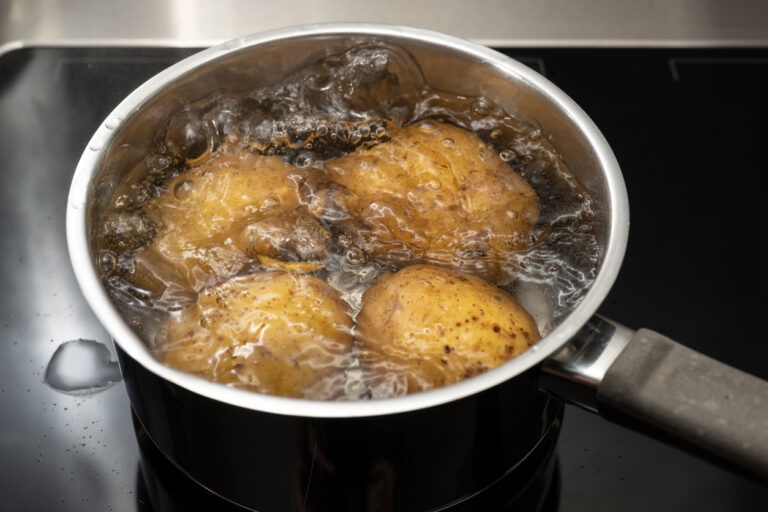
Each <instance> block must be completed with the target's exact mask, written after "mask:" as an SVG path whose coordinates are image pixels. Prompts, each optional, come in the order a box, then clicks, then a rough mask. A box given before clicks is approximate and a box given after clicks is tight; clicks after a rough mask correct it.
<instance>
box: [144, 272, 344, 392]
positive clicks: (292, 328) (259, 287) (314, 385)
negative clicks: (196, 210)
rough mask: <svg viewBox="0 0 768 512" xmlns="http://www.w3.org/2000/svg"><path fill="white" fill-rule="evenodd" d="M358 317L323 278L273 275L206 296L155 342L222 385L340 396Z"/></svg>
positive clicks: (166, 359) (238, 281) (167, 355)
mask: <svg viewBox="0 0 768 512" xmlns="http://www.w3.org/2000/svg"><path fill="white" fill-rule="evenodd" d="M351 330H352V319H351V317H350V315H349V311H348V307H347V305H346V303H344V302H343V301H342V300H341V299H340V298H339V295H338V292H336V290H334V289H333V288H331V287H330V286H329V285H328V284H326V283H325V282H324V281H321V280H319V279H317V278H315V277H311V276H307V275H297V274H292V273H288V272H281V271H270V272H262V273H256V274H250V275H245V276H240V277H235V278H232V279H231V280H229V281H227V282H226V283H224V284H221V285H218V286H215V287H212V288H208V289H206V290H203V291H202V292H200V294H199V297H198V300H197V302H196V303H195V304H193V305H192V306H190V307H188V308H186V309H184V310H183V311H182V312H181V313H180V314H177V315H176V316H172V317H170V318H169V319H168V320H167V321H166V323H165V324H164V326H163V327H162V329H161V330H160V331H159V333H158V335H157V336H156V338H155V342H156V350H155V355H156V357H157V358H158V360H160V361H161V362H163V363H165V364H168V365H170V366H172V367H174V368H177V369H179V370H183V371H185V372H189V373H192V374H195V375H199V376H201V377H205V378H207V379H209V380H212V381H215V382H222V383H226V384H233V385H236V386H239V387H243V388H247V389H251V390H254V391H259V392H262V393H268V394H273V395H280V396H290V397H302V398H313V399H332V398H337V397H338V396H340V395H341V394H342V393H343V388H344V371H343V369H344V368H345V367H347V366H348V365H349V364H350V361H349V359H350V357H351V356H350V349H351V347H352V334H351Z"/></svg>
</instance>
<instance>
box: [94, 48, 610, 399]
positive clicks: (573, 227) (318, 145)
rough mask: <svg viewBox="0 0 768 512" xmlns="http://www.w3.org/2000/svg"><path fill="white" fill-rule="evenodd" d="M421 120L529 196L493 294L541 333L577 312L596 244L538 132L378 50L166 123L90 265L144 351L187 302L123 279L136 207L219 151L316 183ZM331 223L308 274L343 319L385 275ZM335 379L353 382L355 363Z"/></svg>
mask: <svg viewBox="0 0 768 512" xmlns="http://www.w3.org/2000/svg"><path fill="white" fill-rule="evenodd" d="M423 119H435V120H438V121H442V122H448V123H451V124H454V125H458V126H460V127H463V128H466V129H468V130H471V131H473V132H474V133H475V134H477V135H478V136H479V137H480V138H481V139H482V140H483V141H485V142H486V143H487V144H488V145H490V146H491V147H493V148H494V150H495V151H497V152H498V155H499V157H500V158H501V159H502V160H503V161H505V162H507V163H508V164H509V166H510V169H511V170H514V171H516V172H517V173H519V174H520V175H521V176H522V177H524V178H525V179H526V180H527V181H528V183H529V184H530V185H531V186H532V187H533V188H534V190H535V191H536V193H537V195H538V197H539V200H540V202H541V215H540V218H539V220H538V223H537V226H536V228H535V230H534V234H533V238H534V240H533V245H532V247H531V249H529V250H527V251H524V252H521V253H519V254H516V255H514V256H513V257H514V258H515V259H516V262H515V265H516V266H517V267H519V269H520V274H519V276H518V277H517V279H515V280H514V281H513V282H511V283H507V284H505V285H504V286H503V289H505V290H506V291H507V292H508V293H510V294H511V295H512V296H514V297H515V298H516V299H517V300H518V301H519V302H520V303H521V304H522V305H523V306H524V307H525V308H526V309H527V310H528V311H529V312H530V313H531V314H532V315H533V316H534V318H535V319H536V321H537V324H538V326H539V329H540V331H541V333H542V334H543V335H545V334H546V333H547V332H549V331H550V330H551V329H552V328H553V327H554V326H556V325H557V323H558V321H559V320H560V319H562V318H563V317H564V316H565V315H567V314H568V313H569V312H570V311H571V310H572V309H573V308H574V307H575V306H576V305H577V304H578V303H579V301H580V300H581V298H582V297H583V295H584V293H585V292H586V290H587V289H588V288H589V286H590V284H591V283H592V281H593V280H594V277H595V274H596V267H597V260H598V244H597V241H596V237H595V234H594V225H593V221H594V214H593V211H592V204H591V200H590V198H589V196H588V195H587V193H586V192H585V191H584V190H583V189H582V188H581V186H580V185H579V184H578V183H577V182H576V180H575V179H574V178H573V176H572V175H571V174H570V173H569V171H568V169H567V167H566V166H565V164H564V163H563V162H562V160H561V159H560V157H559V155H558V154H557V152H556V151H555V150H554V148H553V147H552V145H551V144H550V142H549V141H548V140H547V137H546V134H543V133H541V131H540V130H538V129H537V128H535V127H533V126H529V125H526V124H524V123H522V122H520V121H518V120H516V119H514V118H513V117H511V116H509V115H508V114H507V113H506V112H504V111H503V110H502V109H501V108H500V107H498V106H497V105H495V104H494V103H493V102H492V101H491V100H489V99H487V98H483V97H475V98H469V97H464V96H458V95H454V94H450V93H446V92H443V91H437V90H434V89H433V88H431V87H430V86H429V84H427V83H426V82H425V80H424V79H423V77H422V75H421V72H420V69H419V66H418V64H417V63H415V62H414V61H413V59H412V58H411V57H410V56H409V54H407V52H405V51H403V50H401V49H399V48H396V47H389V46H376V47H372V46H364V47H359V48H354V49H352V50H350V51H348V52H347V53H345V54H343V55H337V56H332V57H329V58H326V59H325V60H323V61H321V62H319V63H317V64H316V65H313V66H310V67H308V68H306V69H303V70H301V71H298V72H297V73H296V74H294V75H292V76H289V77H287V78H286V79H284V80H282V81H281V82H279V83H277V84H274V85H271V86H268V87H260V88H257V89H254V90H252V91H250V92H248V93H244V94H227V93H216V94H212V95H211V96H210V97H209V98H206V99H204V100H202V101H199V102H197V103H191V104H188V105H185V106H184V107H183V108H181V109H180V110H179V111H177V112H176V113H174V114H173V115H172V116H171V117H170V118H169V119H168V121H167V123H166V125H165V127H164V128H163V129H162V130H160V131H159V133H160V135H159V136H158V138H157V140H156V141H155V144H154V145H153V147H152V148H151V150H150V151H149V153H148V155H147V157H146V159H145V160H144V162H142V164H141V165H139V166H137V167H136V168H135V169H133V170H131V171H130V172H129V173H128V174H127V175H126V177H125V179H124V181H123V182H122V183H121V184H119V185H118V187H117V188H116V190H115V192H114V195H113V198H112V201H111V203H110V205H109V207H108V209H107V211H106V212H105V214H104V215H103V216H102V218H101V219H100V221H99V222H100V225H99V229H98V236H97V244H96V245H97V257H98V260H99V264H100V267H101V271H102V277H103V279H104V281H105V283H106V284H107V287H108V289H109V290H110V293H111V295H112V298H113V300H114V301H115V303H116V305H117V306H118V308H119V309H120V310H121V312H122V313H123V314H124V315H125V316H126V318H127V319H128V320H129V322H130V323H131V324H132V325H133V326H134V328H135V329H136V331H137V332H138V333H139V334H140V335H141V336H143V337H144V338H145V339H146V340H147V341H148V343H149V344H150V346H152V344H153V339H154V335H155V332H156V331H157V329H158V327H159V326H161V325H162V323H163V322H164V321H165V319H166V318H167V317H168V315H169V314H171V315H173V314H176V313H174V312H175V311H178V310H179V309H182V308H183V307H185V305H186V304H189V303H190V302H192V301H194V299H195V293H193V292H192V293H181V294H175V295H173V294H171V295H168V294H165V295H164V296H163V297H158V296H157V294H155V293H153V292H152V291H151V290H147V289H143V288H142V287H141V286H139V285H137V284H135V283H136V280H135V279H132V277H131V276H132V274H133V272H134V271H135V268H134V255H135V254H136V251H137V250H139V249H141V248H142V247H146V246H147V245H149V244H151V242H152V240H153V238H154V237H155V236H156V234H157V229H158V227H157V226H156V225H154V224H153V223H152V222H151V221H150V220H148V218H147V216H146V215H145V212H144V205H145V204H146V203H147V201H148V200H150V199H151V198H153V197H157V196H159V195H160V194H161V193H162V192H163V190H164V188H165V186H166V183H167V182H168V181H169V180H170V179H172V178H174V177H176V176H178V175H179V174H181V173H184V172H185V171H186V170H187V169H189V168H190V167H191V166H194V165H196V164H197V163H199V162H202V161H205V160H206V159H209V158H211V157H212V155H215V154H217V152H219V151H221V150H222V149H226V150H227V151H233V150H234V151H251V152H255V153H258V154H263V155H275V156H280V157H282V158H283V159H285V161H286V162H288V163H290V164H291V165H294V166H296V167H298V168H304V169H314V170H315V171H316V172H317V173H318V174H320V175H322V174H323V173H324V170H323V164H324V163H325V162H327V161H328V160H330V159H334V158H337V157H339V156H343V155H346V154H348V153H350V152H352V151H354V150H355V149H356V148H358V147H361V146H366V147H368V146H372V145H375V144H376V143H378V142H381V141H386V140H387V139H388V137H389V135H388V134H389V129H390V127H391V126H392V125H400V126H406V125H409V124H411V123H414V122H416V121H419V120H423ZM183 185H184V182H181V183H180V184H177V185H176V187H177V188H178V189H179V190H175V191H174V192H175V193H176V197H177V198H180V199H183V196H184V194H185V192H186V190H185V189H183ZM179 187H181V188H179ZM330 215H331V217H329V218H326V219H320V220H321V222H322V223H323V224H324V225H325V226H326V227H327V228H328V229H329V231H330V232H331V234H332V235H333V236H334V243H333V244H332V248H333V251H332V254H331V256H330V258H329V259H328V263H327V265H326V267H325V268H323V269H320V270H317V271H315V272H314V275H316V276H318V277H321V278H322V279H324V280H325V281H326V282H327V283H329V284H330V285H331V286H333V287H334V288H336V289H337V290H338V291H339V292H340V293H341V296H342V298H343V300H344V301H346V302H347V303H348V304H349V305H350V306H351V308H352V315H353V316H354V315H355V314H356V312H357V311H359V309H360V307H361V297H362V294H363V292H364V291H365V290H366V289H367V288H368V287H370V286H371V284H372V283H373V282H375V280H376V278H377V277H378V276H379V275H380V274H381V273H382V272H384V271H387V270H392V269H391V268H387V267H386V266H382V265H377V264H375V263H371V262H365V261H360V260H359V259H356V258H353V257H350V255H349V254H348V253H345V252H343V251H341V250H340V249H339V247H340V244H339V243H338V240H337V237H338V236H339V232H338V230H337V229H336V227H335V226H334V223H333V220H334V219H333V218H332V212H331V214H330ZM252 268H253V267H249V266H246V267H245V269H244V272H247V271H250V270H251V269H252ZM346 370H347V374H348V375H349V374H354V375H358V374H359V369H358V368H357V367H356V363H355V362H353V363H351V369H350V368H347V369H346ZM358 384H359V383H357V384H356V385H355V386H353V387H355V388H356V389H358V388H359V387H360V386H359V385H358ZM362 394H363V395H364V393H362Z"/></svg>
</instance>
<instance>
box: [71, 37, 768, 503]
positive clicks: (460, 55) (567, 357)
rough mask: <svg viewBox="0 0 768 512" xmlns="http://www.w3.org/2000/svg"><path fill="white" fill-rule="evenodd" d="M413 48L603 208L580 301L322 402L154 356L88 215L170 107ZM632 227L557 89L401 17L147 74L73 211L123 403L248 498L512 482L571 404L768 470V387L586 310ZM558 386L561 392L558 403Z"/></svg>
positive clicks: (171, 453) (543, 470)
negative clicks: (540, 332)
mask: <svg viewBox="0 0 768 512" xmlns="http://www.w3.org/2000/svg"><path fill="white" fill-rule="evenodd" d="M376 42H384V43H389V44H394V45H397V46H399V47H401V48H404V49H405V50H406V51H407V52H408V53H410V54H411V55H412V56H413V58H414V59H415V60H416V61H417V62H418V63H419V65H420V67H421V69H422V71H423V73H424V76H425V79H426V81H427V83H429V84H430V85H431V86H432V87H434V88H436V89H440V90H446V91H451V92H454V93H457V94H462V95H466V96H484V97H486V98H489V99H491V100H492V101H494V102H495V103H496V104H498V105H499V106H501V107H502V108H504V109H505V110H506V111H507V112H509V113H511V114H513V115H514V116H516V117H518V118H519V119H521V120H523V121H526V122H530V123H532V124H535V125H536V126H538V127H540V128H541V130H542V131H543V132H545V133H547V134H548V135H549V137H550V140H551V141H552V143H553V145H554V146H555V147H556V149H557V150H558V151H559V153H560V154H561V156H562V157H563V160H564V161H565V162H566V163H567V165H568V166H569V168H570V169H571V171H572V172H573V173H574V174H575V176H576V177H577V178H578V180H579V181H580V182H581V184H582V185H583V186H584V187H585V188H586V189H587V190H588V192H589V193H590V194H591V196H592V198H593V199H594V202H595V207H596V211H597V219H596V226H597V237H598V241H599V245H600V249H601V250H600V260H599V268H598V273H597V277H596V279H595V281H594V283H593V284H592V285H591V288H590V289H589V290H588V292H587V293H586V294H585V295H584V296H583V300H581V302H580V303H579V304H578V306H577V307H575V308H574V309H573V310H572V311H571V312H570V314H568V315H567V317H566V318H565V319H563V320H561V321H559V323H557V325H555V326H554V328H553V329H551V331H550V332H548V333H547V334H546V336H545V337H544V338H543V339H542V340H541V341H540V342H539V343H538V345H536V346H535V348H533V349H530V350H528V351H527V352H525V353H523V354H522V355H520V356H519V357H517V358H515V359H513V360H511V361H509V362H508V363H505V364H504V365H502V366H500V367H498V368H495V369H493V370H491V371H488V372H486V373H484V374H482V375H479V376H477V377H474V378H471V379H468V380H465V381H462V382H460V383H458V384H454V385H451V386H447V387H444V388H441V389H436V390H433V391H428V392H424V393H419V394H413V395H409V396H404V397H398V398H392V399H382V400H363V401H340V402H323V401H309V400H299V399H289V398H280V397H274V396H265V395H260V394H256V393H252V392H248V391H244V390H239V389H234V388H231V387H226V386H223V385H219V384H216V383H212V382H207V381H204V380H202V379H199V378H197V377H194V376H191V375H188V374H185V373H182V372H179V371H176V370H174V369H172V368H169V367H167V366H164V365H163V364H161V363H159V362H158V361H157V360H155V359H154V358H153V356H152V354H151V353H150V351H149V350H148V348H147V346H146V345H145V343H144V342H142V340H141V339H139V337H138V336H137V335H136V333H135V332H134V331H133V330H132V329H131V327H130V326H129V325H128V324H127V323H126V321H125V320H124V319H123V318H122V317H121V315H120V314H119V313H118V311H117V310H116V308H115V307H114V306H113V304H112V303H111V302H110V300H109V297H108V295H107V292H106V290H105V287H104V285H103V283H102V282H101V279H100V277H99V273H98V269H97V264H96V262H95V258H94V251H93V239H92V235H93V232H94V225H95V224H96V223H97V222H98V220H99V218H100V215H102V213H103V211H104V208H105V206H106V202H107V200H108V198H109V197H110V195H111V193H112V191H113V189H114V187H115V184H116V183H117V182H118V181H119V179H120V178H121V177H122V176H123V175H124V174H125V173H126V172H127V171H128V170H130V169H131V168H133V167H134V166H135V165H136V164H137V163H138V162H140V161H141V160H142V159H143V158H144V157H145V155H146V153H147V151H148V149H149V145H150V143H151V141H152V140H153V137H154V136H155V133H156V131H157V129H158V126H160V125H161V123H163V122H164V121H165V120H166V119H167V118H168V116H169V115H171V114H172V113H173V112H174V111H175V110H176V109H177V108H178V107H179V105H182V104H184V103H185V102H191V101H194V100H197V99H199V98H202V97H205V96H206V95H209V94H211V93H212V92H214V91H222V90H223V91H243V90H247V89H249V88H252V87H255V86H258V85H263V84H268V83H271V82H274V81H277V80H280V79H281V78H283V77H284V76H285V75H286V74H288V73H290V72H292V71H294V70H296V69H298V68H300V67H302V66H304V65H306V64H307V63H309V62H313V61H316V60H317V59H320V58H322V57H325V56H327V55H331V54H338V53H341V52H343V51H345V50H347V49H349V48H351V47H353V46H355V45H358V44H362V43H376ZM628 229H629V209H628V204H627V195H626V190H625V187H624V181H623V179H622V175H621V171H620V169H619V166H618V164H617V162H616V159H615V157H614V155H613V153H612V151H611V148H610V147H609V146H608V144H607V143H606V141H605V139H604V138H603V136H602V134H601V133H600V131H599V130H598V128H597V127H596V126H595V125H594V124H593V122H592V121H591V120H590V119H589V117H588V116H587V115H586V114H585V113H584V112H583V111H582V110H581V108H579V106H578V105H576V104H575V103H574V102H573V101H572V100H571V99H570V98H568V97H567V96H566V95H565V94H564V93H563V92H562V91H560V90H559V89H558V88H557V87H556V86H554V85H553V84H552V83H550V82H549V81H548V80H546V79H545V78H543V77H542V76H540V75H539V74H537V73H536V72H534V71H532V70H531V69H529V68H528V67H526V66H524V65H522V64H520V63H518V62H516V61H514V60H512V59H510V58H508V57H506V56H504V55H501V54H500V53H497V52H495V51H493V50H491V49H488V48H486V47H483V46H480V45H477V44H474V43H471V42H467V41H464V40H460V39H457V38H454V37H451V36H448V35H444V34H440V33H434V32H429V31H425V30H419V29H413V28H408V27H401V26H388V25H371V24H330V25H312V26H302V27H297V28H290V29H283V30H277V31H272V32H266V33H261V34H256V35H253V36H250V37H245V38H240V39H236V40H233V41H230V42H228V43H225V44H222V45H219V46H216V47H213V48H210V49H207V50H205V51H202V52H200V53H198V54H195V55H193V56H191V57H189V58H187V59H185V60H183V61H181V62H179V63H178V64H176V65H174V66H172V67H170V68H168V69H167V70H165V71H163V72H161V73H160V74H158V75H156V76H155V77H153V78H151V79H150V80H148V81H147V82H146V83H144V84H143V85H142V86H141V87H139V88H138V89H137V90H135V91H134V92H133V93H132V94H130V95H129V96H128V97H127V98H125V100H124V101H123V102H122V103H120V105H119V106H117V108H115V110H114V111H113V112H112V113H111V114H110V115H109V117H108V118H107V119H106V120H105V122H104V123H103V124H102V125H101V126H100V127H99V129H98V130H97V131H96V133H95V134H94V135H93V138H92V139H91V141H90V143H89V144H88V146H87V148H86V149H85V150H84V153H83V155H82V158H81V160H80V162H79V164H78V167H77V170H76V172H75V175H74V178H73V181H72V186H71V190H70V195H69V202H68V208H67V237H68V243H69V251H70V256H71V259H72V264H73V266H74V269H75V272H76V275H77V279H78V282H79V284H80V286H81V288H82V291H83V293H84V295H85V297H86V299H87V301H88V303H89V304H90V306H91V307H92V308H93V310H94V311H95V313H96V315H97V316H98V318H99V319H100V321H101V322H102V323H103V324H104V326H105V327H106V329H107V330H108V331H109V332H110V334H111V335H112V337H113V338H114V340H115V344H116V347H117V349H118V355H119V360H120V366H121V370H122V373H123V376H124V380H125V385H126V388H127V390H128V394H129V396H130V400H131V404H132V406H133V408H134V410H135V413H136V416H137V417H138V419H139V421H140V422H141V424H142V426H143V427H144V429H145V430H146V432H147V433H148V435H149V436H150V437H151V438H152V440H153V441H154V442H155V443H156V444H157V446H158V447H159V448H160V450H161V451H162V453H164V454H165V455H166V456H167V457H168V458H169V459H170V460H171V461H172V462H173V463H174V464H175V465H177V466H178V467H179V468H181V469H182V470H183V471H184V472H185V473H186V474H188V475H189V476H190V477H191V478H193V479H194V480H196V481H197V482H199V483H200V484H202V485H203V486H205V487H206V488H208V489H210V490H212V491H214V492H216V493H218V494H220V495H221V496H223V497H225V498H227V499H229V500H231V501H233V502H236V503H238V504H241V505H243V506H245V507H248V508H251V509H253V510H260V511H275V510H280V511H284V510H333V511H340V510H440V509H444V508H450V507H456V509H457V510H459V509H460V507H462V506H466V507H469V509H472V508H473V507H474V509H482V507H479V508H478V506H475V505H473V503H474V504H477V503H479V502H477V501H473V500H477V499H479V498H478V497H479V496H481V495H482V494H483V491H485V490H487V489H490V488H493V486H494V485H501V484H503V485H506V486H512V487H515V488H516V489H519V492H521V493H522V492H523V491H524V490H525V489H526V488H527V487H528V486H530V485H531V482H532V481H534V480H535V479H537V478H539V479H540V478H542V475H546V474H547V471H548V469H547V468H550V467H551V460H552V453H553V447H554V441H555V440H556V438H557V432H558V429H559V424H560V419H561V413H562V400H566V401H572V402H576V403H579V404H581V405H583V406H585V407H587V408H589V409H591V410H593V411H595V412H598V413H599V414H601V415H603V416H605V417H606V418H608V419H609V420H612V421H616V422H618V423H622V424H626V425H628V426H630V427H632V428H636V429H639V430H642V431H644V432H647V433H650V434H652V435H655V436H658V437H659V438H661V439H663V440H665V441H668V442H672V443H675V444H677V445H679V446H680V447H682V448H685V449H689V450H692V451H694V452H695V453H697V454H700V455H702V456H703V457H706V458H709V459H711V460H713V461H715V462H716V463H720V464H724V465H727V466H728V467H730V468H732V469H734V470H736V471H740V472H743V473H746V474H748V475H750V476H752V477H754V478H757V479H759V480H762V481H768V385H766V383H765V382H763V381H761V380H759V379H757V378H755V377H752V376H750V375H746V374H744V373H742V372H740V371H738V370H736V369H733V368H730V367H727V366H725V365H723V364H721V363H719V362H717V361H714V360H711V359H709V358H707V357H705V356H703V355H700V354H697V353H695V352H693V351H691V350H689V349H687V348H685V347H683V346H681V345H679V344H677V343H675V342H673V341H672V340H670V339H668V338H666V337H664V336H662V335H660V334H657V333H655V332H652V331H648V330H639V331H637V332H635V331H632V330H630V329H627V328H625V327H623V326H621V325H620V324H617V323H615V322H613V321H610V320H607V319H604V318H600V317H597V316H595V313H596V311H597V309H598V307H599V306H600V304H601V302H602V301H603V299H604V298H605V297H606V295H607V294H608V292H609V290H610V289H611V286H612V285H613V283H614V280H615V278H616V276H617V274H618V273H619V268H620V266H621V262H622V258H623V256H624V251H625V246H626V243H627V236H628ZM553 395H554V396H557V397H559V398H554V397H553Z"/></svg>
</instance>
